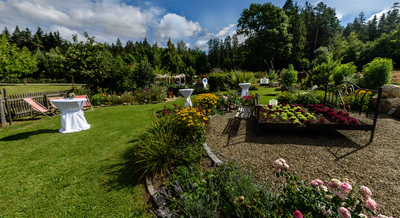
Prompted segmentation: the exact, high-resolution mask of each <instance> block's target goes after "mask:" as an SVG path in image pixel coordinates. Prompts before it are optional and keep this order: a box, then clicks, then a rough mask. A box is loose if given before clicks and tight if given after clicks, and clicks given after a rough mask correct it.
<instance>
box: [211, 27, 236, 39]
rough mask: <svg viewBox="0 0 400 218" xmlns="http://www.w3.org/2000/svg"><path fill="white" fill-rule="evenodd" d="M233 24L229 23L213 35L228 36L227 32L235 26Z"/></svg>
mask: <svg viewBox="0 0 400 218" xmlns="http://www.w3.org/2000/svg"><path fill="white" fill-rule="evenodd" d="M235 26H236V25H235V24H230V25H229V26H227V27H225V28H223V29H222V30H220V31H219V32H218V33H217V35H215V37H221V36H225V37H226V36H228V34H229V33H230V32H231V31H232V28H233V27H235Z"/></svg>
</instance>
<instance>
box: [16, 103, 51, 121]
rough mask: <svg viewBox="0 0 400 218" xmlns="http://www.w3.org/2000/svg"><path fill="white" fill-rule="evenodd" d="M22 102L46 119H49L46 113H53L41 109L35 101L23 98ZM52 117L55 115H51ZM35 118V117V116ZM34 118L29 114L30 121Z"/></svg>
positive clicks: (43, 108)
mask: <svg viewBox="0 0 400 218" xmlns="http://www.w3.org/2000/svg"><path fill="white" fill-rule="evenodd" d="M23 100H24V101H25V102H26V103H28V104H29V106H31V107H32V109H33V110H35V111H37V112H40V113H42V114H43V115H45V116H46V117H48V118H50V119H51V117H49V116H48V115H47V114H46V113H48V112H49V113H51V114H53V112H51V111H50V110H48V109H46V108H45V107H43V106H42V105H40V104H39V103H37V102H36V101H34V100H33V99H32V98H24V99H23ZM39 115H40V114H39ZM53 115H55V114H53ZM36 116H37V115H36ZM36 116H32V114H31V119H32V118H33V117H36Z"/></svg>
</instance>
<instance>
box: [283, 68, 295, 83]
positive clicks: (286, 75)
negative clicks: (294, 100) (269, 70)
mask: <svg viewBox="0 0 400 218" xmlns="http://www.w3.org/2000/svg"><path fill="white" fill-rule="evenodd" d="M282 82H283V85H285V86H293V85H294V84H295V83H296V82H297V72H296V71H295V70H294V67H293V65H292V64H291V65H290V67H289V69H287V70H286V69H284V71H283V74H282Z"/></svg>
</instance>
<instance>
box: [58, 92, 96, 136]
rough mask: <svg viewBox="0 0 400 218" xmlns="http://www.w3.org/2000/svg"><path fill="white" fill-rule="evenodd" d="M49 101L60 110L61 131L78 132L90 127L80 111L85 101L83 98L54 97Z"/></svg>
mask: <svg viewBox="0 0 400 218" xmlns="http://www.w3.org/2000/svg"><path fill="white" fill-rule="evenodd" d="M51 102H52V103H53V104H54V105H55V106H56V107H57V108H58V109H59V110H60V111H61V115H60V116H61V127H62V128H61V129H60V132H61V133H71V132H79V131H82V130H86V129H89V128H90V125H89V124H88V123H87V121H86V119H85V115H84V113H83V111H82V107H83V106H84V105H85V103H86V99H85V98H73V99H68V98H64V99H55V100H52V101H51Z"/></svg>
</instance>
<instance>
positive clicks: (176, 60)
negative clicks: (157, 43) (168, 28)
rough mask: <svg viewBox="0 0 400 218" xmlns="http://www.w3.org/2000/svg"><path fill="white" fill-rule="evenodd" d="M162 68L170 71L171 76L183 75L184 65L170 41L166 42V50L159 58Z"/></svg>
mask: <svg viewBox="0 0 400 218" xmlns="http://www.w3.org/2000/svg"><path fill="white" fill-rule="evenodd" d="M161 61H162V64H163V66H164V67H165V68H166V70H168V71H170V72H171V73H172V74H173V75H176V74H180V73H183V71H184V69H185V65H184V63H183V61H182V59H181V57H180V56H179V55H178V52H177V50H176V49H175V45H174V43H172V41H171V39H169V40H168V43H167V48H166V49H165V50H164V54H163V56H162V58H161Z"/></svg>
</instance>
